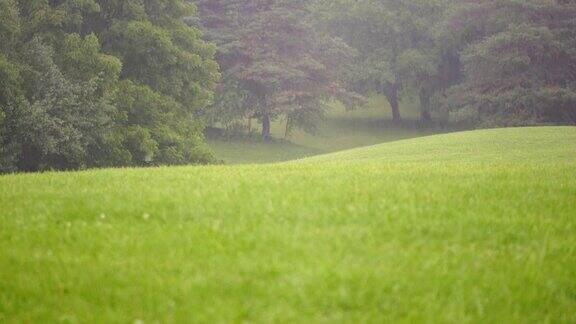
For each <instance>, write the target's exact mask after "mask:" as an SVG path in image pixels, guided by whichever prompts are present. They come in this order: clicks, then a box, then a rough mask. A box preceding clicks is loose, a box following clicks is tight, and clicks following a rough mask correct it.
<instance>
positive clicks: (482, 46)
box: [448, 0, 576, 126]
mask: <svg viewBox="0 0 576 324" xmlns="http://www.w3.org/2000/svg"><path fill="white" fill-rule="evenodd" d="M574 17H576V5H575V4H574V3H570V2H563V1H558V2H556V3H553V2H546V3H543V2H541V1H526V2H517V1H511V0H503V1H489V0H485V1H480V2H474V3H471V4H465V5H463V6H462V7H461V8H460V9H459V10H458V11H457V12H456V13H455V14H454V16H453V17H452V19H451V20H450V25H451V26H452V27H453V28H452V30H451V31H452V33H453V37H454V38H455V39H456V40H457V41H458V42H460V47H461V48H463V49H464V51H463V52H462V63H463V71H464V73H465V80H464V82H463V83H462V84H460V85H458V86H456V87H454V88H453V89H452V90H451V96H450V98H449V101H448V103H449V104H450V105H451V106H452V108H453V109H454V110H456V111H457V112H458V113H459V116H460V117H463V118H471V119H473V120H475V121H476V122H477V123H479V124H481V125H484V126H513V125H535V124H576V20H575V19H574Z"/></svg>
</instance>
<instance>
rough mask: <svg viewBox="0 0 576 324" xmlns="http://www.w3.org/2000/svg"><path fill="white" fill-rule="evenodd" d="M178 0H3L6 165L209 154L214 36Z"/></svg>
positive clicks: (0, 37) (0, 162)
mask: <svg viewBox="0 0 576 324" xmlns="http://www.w3.org/2000/svg"><path fill="white" fill-rule="evenodd" d="M191 14H194V11H193V7H192V6H191V5H189V4H187V3H186V2H185V1H183V0H170V1H168V0H165V1H160V0H155V1H120V0H118V1H104V0H98V1H96V0H74V1H72V0H67V1H45V0H27V1H25V0H21V1H16V0H1V1H0V109H1V110H0V154H1V156H0V171H1V172H12V171H36V170H47V169H80V168H86V167H104V166H137V165H159V164H187V163H209V162H212V161H213V156H212V154H211V153H210V150H209V149H208V148H207V147H206V145H205V144H204V143H203V138H202V130H203V127H202V124H201V123H200V120H199V117H198V115H199V111H200V110H202V109H204V108H205V107H206V106H208V104H210V103H211V101H212V97H213V95H212V92H213V90H214V88H215V86H216V82H217V80H218V66H217V64H216V62H215V61H214V60H213V56H214V53H215V48H214V46H213V45H210V44H207V43H205V42H204V41H202V39H201V34H200V32H199V31H198V30H196V29H194V28H191V27H188V26H187V25H185V24H184V23H183V21H182V19H183V17H184V16H188V15H191Z"/></svg>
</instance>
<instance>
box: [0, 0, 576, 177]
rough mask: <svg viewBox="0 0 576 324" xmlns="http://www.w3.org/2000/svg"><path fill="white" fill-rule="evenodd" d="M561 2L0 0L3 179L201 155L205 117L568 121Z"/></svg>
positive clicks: (575, 45)
mask: <svg viewBox="0 0 576 324" xmlns="http://www.w3.org/2000/svg"><path fill="white" fill-rule="evenodd" d="M574 17H576V2H575V1H571V0H546V1H544V0H526V1H516V0H50V1H48V0H0V172H13V171H39V170H48V169H81V168H88V167H110V166H141V165H164V164H168V165H173V164H189V163H212V162H214V161H215V158H214V156H213V154H212V153H211V150H210V149H209V148H208V147H207V146H206V144H205V143H204V139H203V134H202V133H203V130H204V127H205V126H206V125H211V124H220V125H224V126H226V127H234V126H235V125H241V127H244V128H248V129H249V128H250V127H251V126H250V125H252V123H253V122H254V123H256V122H258V123H260V125H261V129H262V136H263V138H265V139H268V138H270V136H271V135H270V128H271V123H272V122H273V121H274V120H279V119H281V120H284V121H285V123H286V132H287V133H288V132H290V131H292V130H293V129H297V128H298V129H302V130H304V131H309V132H312V131H314V130H315V128H316V127H317V125H318V124H319V122H320V121H321V120H322V118H323V117H324V115H325V113H326V110H327V109H328V105H329V104H330V103H331V102H333V101H335V100H337V101H339V102H342V103H344V104H345V106H346V107H348V108H355V107H361V106H362V104H363V102H364V101H365V98H366V97H367V96H369V95H371V94H380V95H383V96H384V97H385V98H386V99H387V101H388V102H389V104H390V107H391V113H392V116H393V121H394V122H395V123H397V124H398V125H401V124H402V120H403V111H404V108H403V104H404V103H405V102H406V101H407V100H406V98H415V99H416V101H417V102H418V103H419V105H420V121H419V123H420V124H422V125H427V124H430V123H431V122H432V121H433V119H435V118H436V119H438V118H442V119H447V118H448V116H450V119H453V120H463V121H467V122H468V123H470V124H471V125H475V126H479V127H493V126H519V125H541V124H565V125H574V124H576V20H575V19H574Z"/></svg>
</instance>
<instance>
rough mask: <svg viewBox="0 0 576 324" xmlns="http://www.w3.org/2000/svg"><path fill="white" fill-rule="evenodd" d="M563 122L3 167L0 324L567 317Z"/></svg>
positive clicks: (574, 222) (571, 303) (571, 203)
mask: <svg viewBox="0 0 576 324" xmlns="http://www.w3.org/2000/svg"><path fill="white" fill-rule="evenodd" d="M574 278H576V128H570V127H544V128H524V129H502V130H482V131H474V132H465V133H454V134H447V135H438V136H432V137H426V138H421V139H414V140H406V141H401V142H394V143H388V144H384V145H377V146H371V147H366V148H361V149H356V150H351V151H345V152H340V153H334V154H330V155H324V156H319V157H313V158H309V159H304V160H298V161H293V162H287V163H279V164H270V165H247V166H205V167H175V168H152V169H111V170H90V171H84V172H72V173H58V172H53V173H45V174H21V175H6V176H0V322H14V323H20V322H82V323H85V322H88V323H89V322H94V323H96V322H98V323H101V322H129V323H130V322H132V323H134V322H143V323H154V322H257V323H260V322H267V323H269V322H302V323H320V322H343V323H349V322H366V323H382V322H522V323H524V322H545V321H550V322H574V321H576V281H575V280H574Z"/></svg>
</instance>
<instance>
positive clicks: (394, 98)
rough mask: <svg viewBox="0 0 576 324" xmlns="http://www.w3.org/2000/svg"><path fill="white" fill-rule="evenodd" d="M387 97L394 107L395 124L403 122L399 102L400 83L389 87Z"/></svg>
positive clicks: (393, 119)
mask: <svg viewBox="0 0 576 324" xmlns="http://www.w3.org/2000/svg"><path fill="white" fill-rule="evenodd" d="M386 98H387V99H388V102H389V103H390V107H391V108H392V121H393V122H394V123H395V124H400V123H401V122H402V116H401V115H400V103H399V102H398V85H396V84H394V85H391V86H390V87H388V89H387V91H386Z"/></svg>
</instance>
